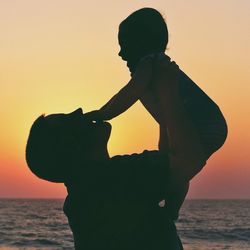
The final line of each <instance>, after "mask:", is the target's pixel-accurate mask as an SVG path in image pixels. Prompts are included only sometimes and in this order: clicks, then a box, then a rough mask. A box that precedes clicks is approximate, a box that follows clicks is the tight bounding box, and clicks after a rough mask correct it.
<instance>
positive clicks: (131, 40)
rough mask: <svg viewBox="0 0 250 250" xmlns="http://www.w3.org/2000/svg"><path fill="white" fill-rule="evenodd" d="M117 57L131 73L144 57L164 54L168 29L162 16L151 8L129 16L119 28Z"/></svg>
mask: <svg viewBox="0 0 250 250" xmlns="http://www.w3.org/2000/svg"><path fill="white" fill-rule="evenodd" d="M118 40H119V44H120V47H121V50H120V52H119V56H121V57H122V59H123V60H124V61H127V63H128V64H127V65H128V67H129V70H130V71H131V72H132V73H133V72H134V70H135V67H136V64H137V63H138V61H139V60H140V58H142V57H143V56H145V55H148V54H151V53H158V52H164V51H165V50H166V47H167V44H168V29H167V25H166V22H165V20H164V18H163V16H162V15H161V14H160V13H159V12H158V11H157V10H155V9H153V8H142V9H139V10H137V11H135V12H133V13H132V14H131V15H129V16H128V17H127V18H126V19H125V20H124V21H122V22H121V24H120V26H119V33H118Z"/></svg>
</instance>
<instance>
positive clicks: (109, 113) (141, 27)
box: [87, 8, 227, 219]
mask: <svg viewBox="0 0 250 250" xmlns="http://www.w3.org/2000/svg"><path fill="white" fill-rule="evenodd" d="M118 39H119V44H120V47H121V50H120V52H119V56H120V57H121V58H122V59H123V60H124V61H126V62H127V66H128V68H129V70H130V72H131V75H132V77H131V80H130V81H129V83H128V84H127V85H126V86H125V87H124V88H122V89H121V90H120V91H119V92H118V93H117V94H116V95H115V96H114V97H113V98H112V99H111V100H110V101H109V102H108V103H106V104H105V105H104V106H103V107H102V108H101V109H100V110H98V111H92V112H90V113H88V114H87V116H88V117H90V118H91V119H94V120H110V119H112V118H114V117H116V116H118V115H120V114H121V113H123V112H124V111H126V110H127V109H128V108H130V107H131V106H132V105H133V104H134V103H135V102H136V101H138V100H140V101H141V103H142V104H143V105H144V107H145V108H146V109H147V110H148V112H149V113H150V114H151V115H152V116H153V117H154V119H155V120H156V121H157V122H158V123H159V126H160V131H161V133H165V131H166V130H165V126H168V120H166V114H165V113H164V111H163V110H162V107H161V105H160V103H159V95H161V94H163V93H158V92H157V87H156V86H157V85H158V84H159V82H162V81H163V82H164V78H162V72H161V70H160V68H159V67H158V66H157V61H165V63H166V64H167V63H169V64H171V59H170V57H168V56H167V55H165V54H164V52H165V50H166V46H167V44H168V29H167V25H166V23H165V21H164V19H163V17H162V15H161V14H160V13H159V12H158V11H157V10H155V9H152V8H143V9H140V10H137V11H135V12H134V13H132V14H131V15H130V16H128V17H127V18H126V19H125V20H124V21H123V22H122V23H121V24H120V27H119V34H118ZM151 75H152V77H149V76H151ZM167 81H168V79H167ZM165 84H168V82H165ZM167 91H169V89H168V88H166V91H165V98H168V94H167V93H166V92H167ZM178 91H179V96H180V98H181V100H182V103H183V105H184V107H185V110H186V112H187V115H188V116H189V119H190V120H191V121H192V122H193V125H194V126H195V128H196V129H197V133H198V134H199V138H200V140H201V143H202V148H203V152H204V154H205V156H206V159H208V158H209V157H210V156H211V155H212V154H213V153H214V152H215V151H216V150H218V149H219V148H220V147H221V146H222V145H223V144H224V142H225V139H226V137H227V124H226V121H225V119H224V117H223V114H222V113H221V111H220V109H219V107H218V106H217V105H216V103H215V102H214V101H212V100H211V98H209V97H208V96H207V95H206V94H205V93H204V92H203V91H202V90H201V89H200V88H199V87H198V86H197V85H196V84H195V83H194V82H193V81H192V80H191V79H190V78H189V77H188V76H187V75H186V74H185V73H184V72H182V71H181V70H180V75H179V90H178ZM176 133H178V132H177V131H176ZM176 136H178V134H173V135H172V137H176ZM166 138H167V136H164V140H163V141H160V145H159V146H160V147H164V148H166V149H167V150H169V151H173V147H174V145H173V143H172V141H171V138H168V140H167V139H166ZM183 144H185V141H183ZM186 189H188V187H186ZM179 193H180V194H179ZM183 194H185V192H182V191H180V190H176V193H175V194H174V195H173V196H174V199H173V204H171V202H170V201H169V203H168V209H170V210H172V218H174V219H176V218H177V217H178V213H176V212H177V211H178V209H176V206H180V205H181V204H182V202H181V201H183V200H184V198H185V196H183ZM179 195H180V197H179V201H178V199H177V197H178V196H179ZM176 202H177V203H176Z"/></svg>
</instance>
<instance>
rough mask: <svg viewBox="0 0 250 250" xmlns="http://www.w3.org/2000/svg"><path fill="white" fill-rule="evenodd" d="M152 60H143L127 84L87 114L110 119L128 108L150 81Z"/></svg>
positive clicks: (94, 117)
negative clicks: (102, 104)
mask: <svg viewBox="0 0 250 250" xmlns="http://www.w3.org/2000/svg"><path fill="white" fill-rule="evenodd" d="M151 75H152V60H151V59H147V60H143V61H142V62H141V63H140V64H139V65H138V66H137V69H136V72H135V74H134V75H133V76H132V78H131V80H130V81H129V82H128V84H127V85H126V86H125V87H123V88H122V89H121V90H120V91H119V92H118V93H117V94H116V95H115V96H113V97H112V98H111V99H110V100H109V101H108V102H107V103H106V104H105V105H104V106H103V107H101V108H100V109H99V110H97V111H92V112H89V113H87V114H85V115H86V116H88V117H89V118H92V119H93V120H94V119H97V120H111V119H112V118H114V117H116V116H118V115H120V114H122V113H123V112H125V111H126V110H127V109H129V108H130V107H131V106H132V105H133V104H134V103H135V102H136V101H137V100H138V99H139V98H140V97H141V96H142V95H143V93H144V92H145V90H146V88H147V86H148V85H149V83H150V81H151Z"/></svg>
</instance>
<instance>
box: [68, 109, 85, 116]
mask: <svg viewBox="0 0 250 250" xmlns="http://www.w3.org/2000/svg"><path fill="white" fill-rule="evenodd" d="M79 114H81V115H82V108H78V109H76V110H74V111H73V112H71V113H70V115H79Z"/></svg>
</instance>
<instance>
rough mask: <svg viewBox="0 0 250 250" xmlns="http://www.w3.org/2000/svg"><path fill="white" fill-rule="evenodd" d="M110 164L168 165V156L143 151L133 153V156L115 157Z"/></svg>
mask: <svg viewBox="0 0 250 250" xmlns="http://www.w3.org/2000/svg"><path fill="white" fill-rule="evenodd" d="M110 160H111V163H112V164H115V163H117V164H118V163H122V162H124V163H125V162H126V163H128V162H130V163H131V164H132V163H133V162H135V163H139V162H142V163H144V164H145V163H148V164H153V163H154V164H156V163H168V156H167V155H166V154H163V153H161V152H160V151H159V150H144V151H143V152H142V153H133V154H125V155H115V156H113V157H112V158H111V159H110Z"/></svg>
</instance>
